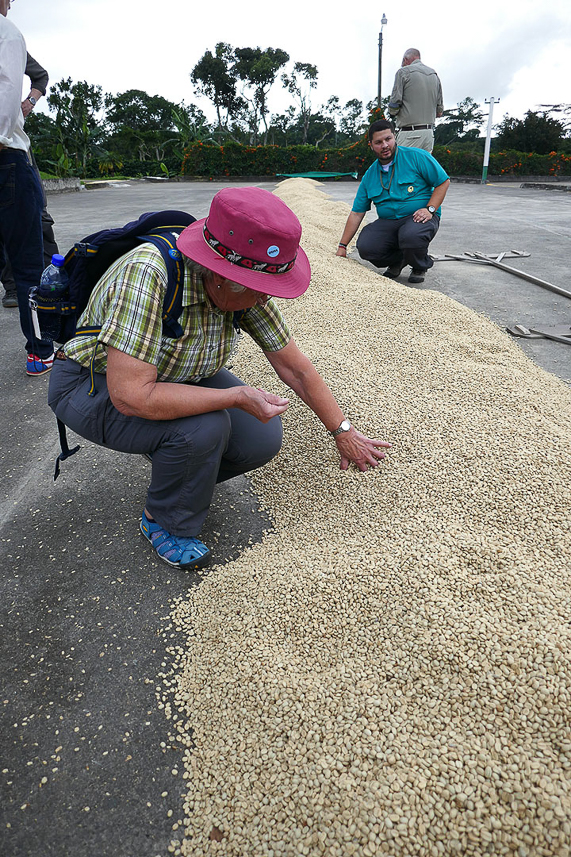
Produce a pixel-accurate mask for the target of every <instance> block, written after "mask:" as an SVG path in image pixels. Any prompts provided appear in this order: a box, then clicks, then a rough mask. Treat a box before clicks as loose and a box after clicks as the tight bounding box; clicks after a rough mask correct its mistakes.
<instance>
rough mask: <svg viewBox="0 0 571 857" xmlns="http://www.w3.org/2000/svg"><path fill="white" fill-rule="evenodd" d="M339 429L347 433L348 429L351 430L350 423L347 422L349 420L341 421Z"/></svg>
mask: <svg viewBox="0 0 571 857" xmlns="http://www.w3.org/2000/svg"><path fill="white" fill-rule="evenodd" d="M339 428H340V429H342V431H349V429H350V428H351V423H350V422H349V420H343V422H342V423H341V425H340V426H339Z"/></svg>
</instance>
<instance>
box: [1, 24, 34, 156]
mask: <svg viewBox="0 0 571 857" xmlns="http://www.w3.org/2000/svg"><path fill="white" fill-rule="evenodd" d="M25 68H26V43H25V41H24V37H23V35H22V34H21V32H20V31H19V29H18V28H17V27H16V26H15V25H14V24H12V22H11V21H8V20H7V18H5V17H4V16H3V15H0V143H1V144H2V145H4V146H7V147H8V148H10V149H23V150H24V151H25V152H27V151H28V149H29V148H30V140H29V138H28V135H27V134H26V132H25V131H24V114H23V113H22V81H23V79H24V71H25Z"/></svg>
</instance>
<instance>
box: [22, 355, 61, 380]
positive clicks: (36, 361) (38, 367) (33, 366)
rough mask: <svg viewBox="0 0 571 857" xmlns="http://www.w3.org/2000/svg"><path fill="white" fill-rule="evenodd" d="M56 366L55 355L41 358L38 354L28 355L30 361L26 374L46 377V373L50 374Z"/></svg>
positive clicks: (27, 363) (27, 362) (27, 364)
mask: <svg viewBox="0 0 571 857" xmlns="http://www.w3.org/2000/svg"><path fill="white" fill-rule="evenodd" d="M53 365H54V355H53V354H50V356H49V357H43V358H40V357H38V356H37V355H36V354H28V360H27V361H26V374H27V375H45V374H46V372H49V371H50V369H51V368H52V366H53Z"/></svg>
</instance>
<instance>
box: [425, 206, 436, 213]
mask: <svg viewBox="0 0 571 857" xmlns="http://www.w3.org/2000/svg"><path fill="white" fill-rule="evenodd" d="M426 210H427V211H429V212H430V213H431V214H434V212H435V211H436V209H435V208H434V206H433V205H427V206H426Z"/></svg>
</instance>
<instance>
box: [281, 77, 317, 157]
mask: <svg viewBox="0 0 571 857" xmlns="http://www.w3.org/2000/svg"><path fill="white" fill-rule="evenodd" d="M318 74H319V72H318V71H317V66H314V65H311V63H306V62H296V63H295V65H294V67H293V71H292V72H291V74H282V83H283V85H284V88H285V89H287V91H288V92H289V93H290V95H293V97H294V98H295V99H296V101H297V102H298V104H299V117H300V119H301V126H302V129H303V134H302V141H301V142H302V143H307V132H308V129H309V119H310V116H311V90H312V89H315V88H316V86H317V76H318Z"/></svg>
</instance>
